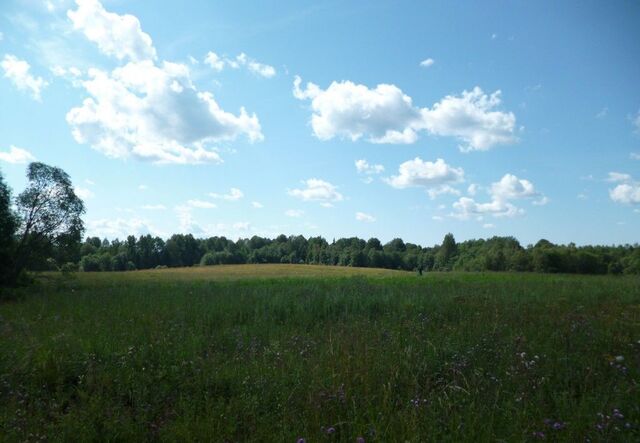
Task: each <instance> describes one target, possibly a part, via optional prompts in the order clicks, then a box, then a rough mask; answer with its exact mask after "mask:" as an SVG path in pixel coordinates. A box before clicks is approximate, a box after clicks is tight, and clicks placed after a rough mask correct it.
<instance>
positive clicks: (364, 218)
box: [356, 212, 376, 223]
mask: <svg viewBox="0 0 640 443" xmlns="http://www.w3.org/2000/svg"><path fill="white" fill-rule="evenodd" d="M356 220H358V221H361V222H365V223H373V222H375V221H376V218H375V217H374V216H373V215H370V214H367V213H365V212H356Z"/></svg>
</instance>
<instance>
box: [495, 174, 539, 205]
mask: <svg viewBox="0 0 640 443" xmlns="http://www.w3.org/2000/svg"><path fill="white" fill-rule="evenodd" d="M491 195H492V196H493V197H494V199H497V200H515V199H520V198H529V197H535V196H537V195H538V193H537V192H536V190H535V189H534V187H533V183H531V182H530V181H529V180H524V179H519V178H518V177H516V176H515V175H513V174H505V175H504V176H503V177H502V178H501V179H500V181H499V182H496V183H493V184H492V185H491Z"/></svg>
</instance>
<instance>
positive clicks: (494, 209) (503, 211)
mask: <svg viewBox="0 0 640 443" xmlns="http://www.w3.org/2000/svg"><path fill="white" fill-rule="evenodd" d="M453 208H454V209H455V210H457V211H458V212H457V213H454V214H452V215H453V216H454V217H456V218H460V219H462V220H467V219H468V218H470V217H471V216H474V215H475V216H483V215H492V216H494V217H515V216H516V215H520V214H524V210H522V209H519V208H517V207H516V206H514V205H513V204H511V203H509V202H506V201H501V200H492V201H490V202H488V203H477V202H476V201H475V200H474V199H472V198H469V197H460V199H459V200H458V201H457V202H455V203H454V204H453Z"/></svg>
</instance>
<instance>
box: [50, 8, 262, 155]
mask: <svg viewBox="0 0 640 443" xmlns="http://www.w3.org/2000/svg"><path fill="white" fill-rule="evenodd" d="M76 3H77V5H78V8H77V10H75V11H73V10H70V11H68V13H67V15H68V16H69V18H70V19H71V21H72V22H73V24H74V27H75V28H77V29H79V30H82V31H83V32H84V34H85V36H86V37H87V38H88V39H89V40H91V41H92V42H94V43H96V44H97V45H98V48H99V49H100V50H101V51H102V52H104V53H106V54H108V55H113V56H115V57H116V58H117V59H118V60H123V61H124V62H126V64H124V66H120V67H117V68H115V69H114V70H113V71H111V72H107V71H104V70H101V69H95V68H94V69H89V71H88V72H87V74H86V77H85V78H82V79H78V78H77V77H78V76H76V75H74V74H73V73H71V74H72V75H73V76H74V78H75V79H76V80H75V82H76V83H75V84H77V85H78V87H80V88H83V89H84V90H85V91H86V92H87V93H88V95H89V97H87V98H85V100H84V101H83V103H82V105H81V106H78V107H75V108H73V109H71V110H70V111H69V112H68V113H67V117H66V118H67V122H68V123H69V125H70V126H71V128H72V134H73V137H74V138H75V140H76V141H77V142H78V143H81V144H88V145H90V146H91V147H92V148H94V149H96V150H98V151H100V152H102V153H104V154H105V155H107V156H109V157H113V158H127V157H131V156H133V157H136V158H138V159H143V160H149V161H152V162H154V163H175V164H196V163H219V162H221V161H222V159H221V158H220V155H219V154H218V152H217V148H216V147H215V146H213V145H214V144H215V143H219V142H223V141H233V140H236V139H237V138H238V137H240V136H246V137H247V138H248V139H249V141H251V142H254V141H260V140H262V139H263V135H262V132H261V127H260V123H259V121H258V117H257V116H256V115H255V114H252V115H250V114H249V113H247V111H246V110H245V109H244V108H240V112H239V114H237V115H235V114H232V113H230V112H227V111H225V110H223V109H222V108H221V107H220V105H219V104H218V103H217V102H216V101H215V99H214V97H213V95H212V94H211V93H210V92H206V91H200V90H198V89H197V88H196V86H195V85H194V84H193V82H192V79H191V73H190V70H189V67H188V66H187V65H186V64H182V63H172V62H168V61H162V62H156V61H155V60H156V59H157V55H156V51H155V49H154V48H153V45H152V42H151V38H150V37H149V36H148V35H147V34H146V33H144V32H143V31H142V29H141V27H140V22H139V20H138V19H137V18H136V17H134V16H132V15H118V14H115V13H112V12H108V11H106V10H105V9H104V7H103V6H102V4H101V3H100V2H99V1H97V0H76ZM58 73H59V74H62V73H63V72H62V71H61V70H58Z"/></svg>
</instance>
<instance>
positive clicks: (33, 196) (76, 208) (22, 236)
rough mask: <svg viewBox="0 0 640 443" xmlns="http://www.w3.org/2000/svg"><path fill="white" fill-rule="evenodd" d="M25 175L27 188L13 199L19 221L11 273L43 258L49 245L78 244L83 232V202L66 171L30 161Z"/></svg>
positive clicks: (72, 245)
mask: <svg viewBox="0 0 640 443" xmlns="http://www.w3.org/2000/svg"><path fill="white" fill-rule="evenodd" d="M27 179H28V181H29V183H28V185H27V188H26V189H25V190H24V191H23V192H22V193H21V194H20V195H19V196H18V198H17V200H16V203H17V207H18V214H19V217H20V222H21V225H20V229H19V236H18V237H19V239H18V244H17V246H16V252H15V264H14V272H13V274H14V277H15V276H16V275H17V274H19V273H20V272H21V271H22V270H23V269H25V268H26V267H29V266H32V265H36V264H37V263H38V262H40V261H42V260H44V259H46V258H47V256H48V255H50V254H51V253H52V252H51V251H52V250H53V249H57V250H67V249H72V248H76V247H78V246H79V245H80V241H81V239H82V233H83V232H84V224H83V222H82V218H81V216H82V214H84V212H85V208H84V203H83V202H82V200H81V199H80V198H79V197H78V196H77V195H76V194H75V192H74V191H73V186H72V184H71V179H70V178H69V175H68V174H67V173H66V172H64V171H63V170H62V169H60V168H57V167H53V166H49V165H46V164H44V163H40V162H34V163H31V164H29V166H28V168H27ZM78 252H79V249H78ZM61 255H63V256H64V255H65V254H61Z"/></svg>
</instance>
